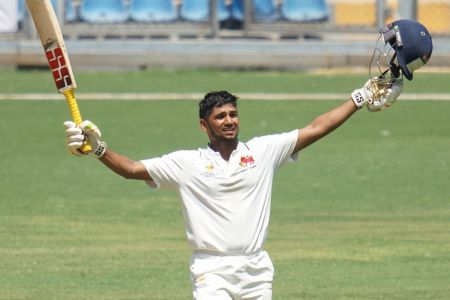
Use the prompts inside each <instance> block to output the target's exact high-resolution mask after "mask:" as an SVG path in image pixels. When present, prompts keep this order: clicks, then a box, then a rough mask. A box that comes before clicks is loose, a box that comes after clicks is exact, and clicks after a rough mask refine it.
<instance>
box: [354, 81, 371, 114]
mask: <svg viewBox="0 0 450 300" xmlns="http://www.w3.org/2000/svg"><path fill="white" fill-rule="evenodd" d="M371 85H372V79H369V80H367V81H366V83H364V85H363V87H362V88H360V89H356V90H354V91H353V93H352V100H353V103H355V106H356V107H357V108H361V107H364V106H366V105H367V103H368V102H369V101H372V99H373V93H372V90H371V88H370V87H371Z"/></svg>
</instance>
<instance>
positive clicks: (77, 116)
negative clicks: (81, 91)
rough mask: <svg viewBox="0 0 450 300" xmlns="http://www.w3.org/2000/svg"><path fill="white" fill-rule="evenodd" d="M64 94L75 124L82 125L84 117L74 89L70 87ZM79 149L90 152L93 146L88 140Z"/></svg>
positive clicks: (86, 152) (84, 152)
mask: <svg viewBox="0 0 450 300" xmlns="http://www.w3.org/2000/svg"><path fill="white" fill-rule="evenodd" d="M63 94H64V97H66V101H67V105H68V106H69V110H70V114H71V115H72V119H73V121H74V122H75V124H77V125H80V124H81V122H83V119H82V118H81V113H80V109H79V108H78V103H77V100H76V99H75V92H74V89H68V90H66V91H64V92H63ZM79 150H80V152H81V153H83V154H88V153H89V152H91V151H92V147H91V145H89V143H88V141H87V140H86V141H85V143H84V145H83V146H81V148H80V149H79Z"/></svg>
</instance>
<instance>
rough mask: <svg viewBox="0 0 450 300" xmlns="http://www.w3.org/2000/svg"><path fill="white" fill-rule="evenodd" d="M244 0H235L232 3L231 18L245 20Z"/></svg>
mask: <svg viewBox="0 0 450 300" xmlns="http://www.w3.org/2000/svg"><path fill="white" fill-rule="evenodd" d="M244 1H245V0H233V3H232V4H231V19H233V20H236V21H244V18H245V16H244Z"/></svg>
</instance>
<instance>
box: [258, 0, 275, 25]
mask: <svg viewBox="0 0 450 300" xmlns="http://www.w3.org/2000/svg"><path fill="white" fill-rule="evenodd" d="M253 18H254V19H255V21H257V22H272V21H276V20H278V19H279V18H280V14H279V12H278V8H277V5H276V3H275V0H253Z"/></svg>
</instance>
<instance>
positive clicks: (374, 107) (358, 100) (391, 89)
mask: <svg viewBox="0 0 450 300" xmlns="http://www.w3.org/2000/svg"><path fill="white" fill-rule="evenodd" d="M402 90H403V80H402V79H393V80H391V81H389V82H386V81H384V80H380V79H379V78H378V77H374V78H371V79H369V80H368V81H367V82H366V83H365V84H364V86H363V87H362V88H360V89H356V90H354V91H353V93H352V96H351V97H352V100H353V102H354V103H355V105H356V107H358V108H361V107H363V106H366V105H367V109H368V110H369V111H371V112H377V111H381V110H383V109H385V108H389V107H390V106H391V105H392V104H394V102H395V101H396V100H397V98H398V97H399V96H400V94H401V92H402Z"/></svg>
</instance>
